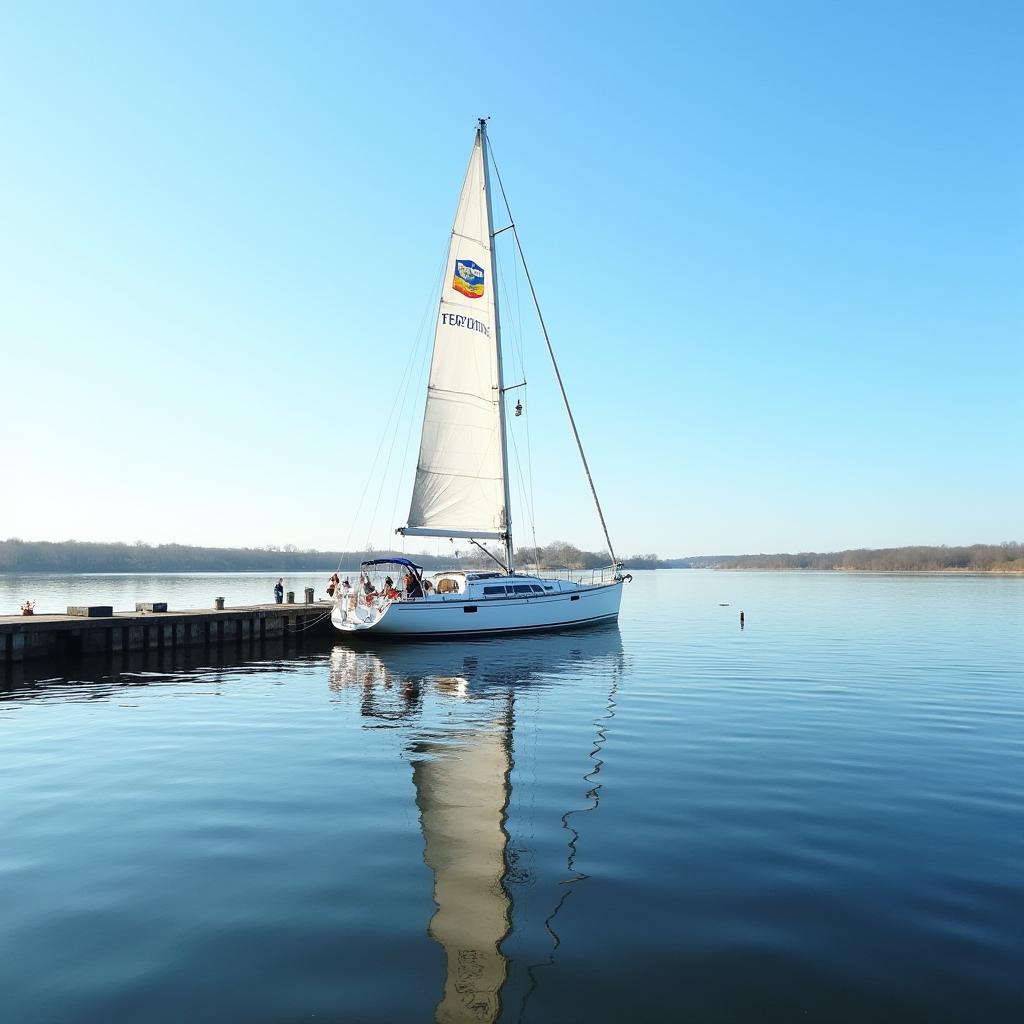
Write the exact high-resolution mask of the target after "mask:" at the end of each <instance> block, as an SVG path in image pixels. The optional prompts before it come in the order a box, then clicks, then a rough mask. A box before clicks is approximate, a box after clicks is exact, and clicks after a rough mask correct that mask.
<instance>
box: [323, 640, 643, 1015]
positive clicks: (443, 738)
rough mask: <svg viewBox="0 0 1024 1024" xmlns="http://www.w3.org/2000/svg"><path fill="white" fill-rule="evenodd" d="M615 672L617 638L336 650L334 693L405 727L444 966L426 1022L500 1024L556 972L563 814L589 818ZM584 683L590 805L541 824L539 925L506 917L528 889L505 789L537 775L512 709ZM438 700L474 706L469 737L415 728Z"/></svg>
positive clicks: (433, 925)
mask: <svg viewBox="0 0 1024 1024" xmlns="http://www.w3.org/2000/svg"><path fill="white" fill-rule="evenodd" d="M622 668H623V653H622V641H621V638H620V635H619V631H618V628H617V627H612V628H610V629H599V630H589V631H581V632H575V633H561V634H551V635H545V636H534V637H515V638H504V639H500V640H492V641H478V642H475V643H463V644H445V645H438V644H415V645H408V644H403V645H401V646H390V647H383V646H381V647H377V648H375V649H373V650H369V649H366V648H362V649H352V648H349V647H337V648H335V650H334V652H333V654H332V656H331V674H330V681H331V686H332V687H333V688H336V689H348V688H350V687H353V686H358V687H361V688H362V691H363V692H362V700H361V708H362V713H363V714H364V715H367V716H370V717H372V718H374V719H376V720H378V721H379V720H381V719H383V720H387V721H391V722H394V723H396V724H398V723H402V724H403V725H406V726H412V728H411V729H410V742H409V744H408V747H407V753H408V756H409V758H410V760H411V762H412V766H413V767H412V781H413V786H414V787H415V794H416V805H417V807H418V808H419V817H420V828H421V830H422V833H423V840H424V860H425V861H426V863H427V865H428V866H429V867H430V869H431V871H432V872H433V875H434V893H433V895H434V902H435V903H436V904H437V911H436V912H435V914H434V916H433V918H432V920H431V921H430V924H429V927H428V934H429V935H430V938H431V939H433V940H434V941H435V942H436V943H438V944H439V945H440V946H441V947H442V949H443V950H444V954H445V965H446V970H445V982H444V995H443V997H442V998H441V1000H440V1002H439V1003H438V1004H437V1006H436V1008H435V1011H434V1019H435V1021H437V1022H438V1024H456V1022H468V1021H474V1022H488V1021H497V1020H498V1019H499V1018H500V1017H501V1016H502V1008H503V1005H504V1004H505V1003H507V1002H508V997H509V996H510V995H512V996H515V997H518V998H516V999H515V1000H514V1001H515V1002H517V1003H518V1008H519V1010H521V1009H522V1007H523V1005H524V1003H525V1000H526V998H527V997H528V995H529V993H530V991H532V989H533V987H534V985H535V982H536V976H535V974H534V968H536V967H537V966H540V965H541V964H543V963H550V962H552V961H553V945H554V943H556V942H557V940H556V939H553V936H554V931H553V929H552V927H551V919H552V917H553V915H554V913H555V912H556V911H557V908H558V907H559V906H560V905H561V903H562V902H564V899H565V896H566V895H567V887H566V885H565V879H566V876H565V867H566V862H568V867H569V869H570V873H571V872H572V869H573V866H572V860H573V858H574V857H575V846H576V843H575V840H576V838H577V833H576V831H575V829H573V827H572V824H571V822H570V818H569V815H571V814H572V813H574V812H575V811H577V810H591V809H593V808H594V807H596V806H597V799H598V790H599V788H600V784H599V783H597V782H595V776H596V774H597V773H598V771H599V770H600V765H601V761H600V759H599V758H598V757H597V754H598V752H599V750H600V747H601V745H602V743H603V742H604V735H605V725H606V722H602V721H601V720H600V719H602V718H604V719H608V718H610V717H611V716H612V714H613V711H612V708H613V706H614V692H615V688H616V686H617V685H618V680H619V678H620V676H621V674H622ZM584 676H586V677H589V680H590V681H591V682H593V681H594V680H595V679H600V680H601V685H602V690H603V692H602V703H601V704H600V705H598V706H596V707H595V708H594V710H595V713H596V716H597V719H598V720H595V718H594V717H593V716H592V717H590V718H589V720H588V729H587V742H586V743H585V745H584V747H583V749H581V751H580V764H581V765H584V766H585V767H586V768H589V772H587V773H586V774H585V775H584V776H583V778H584V779H585V780H586V781H585V783H584V785H585V786H586V797H587V798H589V799H588V801H587V805H586V806H578V807H571V808H566V809H565V812H566V813H565V814H564V815H563V817H562V818H561V820H558V819H556V820H555V821H553V822H549V823H546V824H547V826H549V827H550V828H551V829H552V830H553V831H555V832H557V831H558V830H559V829H564V830H566V831H565V832H562V833H561V836H562V838H561V840H560V842H561V843H562V846H563V855H562V857H561V868H560V870H559V878H558V879H552V880H551V881H552V884H551V885H550V887H548V888H549V890H550V892H549V895H548V903H547V907H546V912H544V911H542V912H541V914H540V916H539V918H537V917H536V916H532V917H531V915H525V914H522V915H517V914H516V910H517V907H516V901H517V899H519V898H521V896H522V895H523V894H524V891H525V890H524V886H523V884H522V883H524V882H526V881H528V880H529V881H530V882H534V881H536V879H528V878H527V877H526V875H527V874H528V872H525V873H524V869H523V867H522V865H521V863H520V854H521V852H522V849H521V848H522V846H523V845H526V844H527V842H528V838H529V837H526V838H524V840H523V842H522V843H519V844H517V843H516V841H515V838H514V837H515V836H516V834H517V829H520V827H521V826H523V825H524V823H522V822H518V821H516V820H515V814H514V813H513V808H512V794H513V786H514V785H515V786H516V787H520V788H521V787H522V786H524V785H529V783H528V781H527V780H528V779H529V778H531V777H532V776H533V773H534V772H533V770H534V769H535V767H536V766H535V765H532V766H527V765H524V761H523V759H524V754H523V752H522V751H520V750H516V748H515V726H516V702H517V700H522V699H523V698H524V697H525V695H526V694H527V692H528V691H529V690H530V689H531V688H532V687H536V686H541V687H543V686H546V685H557V686H573V684H574V681H578V680H579V679H580V678H581V677H584ZM435 696H436V697H441V698H444V697H447V698H449V699H455V700H460V701H467V702H472V701H478V702H480V707H479V712H480V713H479V714H470V715H465V716H462V718H461V719H460V721H462V722H463V723H464V721H465V719H466V718H469V719H470V720H471V722H472V724H471V725H470V726H469V727H465V725H463V726H461V727H459V728H456V729H444V728H443V726H437V725H436V724H434V725H433V727H431V728H429V729H428V728H427V724H426V722H423V723H422V727H421V728H417V726H419V725H420V721H419V720H420V719H421V718H422V716H423V711H424V706H425V703H426V702H427V701H428V700H429V699H430V698H432V697H435ZM605 698H606V699H605ZM474 710H476V709H474ZM514 765H515V768H516V771H515V776H514V777H513V766H514ZM514 779H515V781H514ZM529 803H532V801H530V800H526V801H523V800H518V801H516V804H517V805H522V806H525V805H527V804H529ZM532 827H533V826H532V825H531V828H532ZM524 831H525V830H524ZM582 877H583V876H579V878H582ZM541 898H542V899H544V897H543V896H542V897H541ZM528 918H531V919H532V920H534V922H535V923H536V924H538V925H539V926H540V928H539V931H540V933H542V934H538V936H535V937H534V941H533V942H530V941H523V942H518V941H517V943H516V946H517V948H522V949H525V950H530V948H531V946H532V947H534V948H533V949H532V951H531V952H528V953H527V956H526V961H524V962H521V963H516V961H515V960H514V959H513V957H512V956H510V955H509V953H508V951H507V947H508V946H509V945H510V941H509V940H510V939H511V938H512V936H513V930H514V928H515V927H522V926H523V925H524V924H525V922H526V920H527V919H528ZM520 919H521V920H520ZM517 921H519V924H518V925H517ZM519 938H525V937H517V939H519ZM538 940H539V941H540V942H541V946H542V948H537V946H536V942H537V941H538ZM538 953H540V954H541V958H540V960H539V961H538V960H537V959H536V957H537V954H538ZM517 969H518V970H517ZM512 975H516V977H515V978H514V979H513V978H512ZM513 980H514V981H515V985H514V991H513V992H511V993H510V992H509V987H510V982H511V981H513Z"/></svg>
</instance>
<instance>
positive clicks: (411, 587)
mask: <svg viewBox="0 0 1024 1024" xmlns="http://www.w3.org/2000/svg"><path fill="white" fill-rule="evenodd" d="M404 583H405V596H406V597H407V598H409V599H410V600H413V599H415V598H417V597H422V596H423V588H422V587H421V586H420V581H419V580H418V579H416V574H415V573H414V572H413V571H412V569H410V570H409V571H408V572H407V573H406V574H405V577H404Z"/></svg>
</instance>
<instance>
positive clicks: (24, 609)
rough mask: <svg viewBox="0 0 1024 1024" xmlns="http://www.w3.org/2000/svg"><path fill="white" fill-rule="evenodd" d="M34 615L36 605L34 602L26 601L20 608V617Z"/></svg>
mask: <svg viewBox="0 0 1024 1024" xmlns="http://www.w3.org/2000/svg"><path fill="white" fill-rule="evenodd" d="M35 613H36V603H35V601H26V602H25V603H24V604H23V605H22V606H21V614H22V615H35Z"/></svg>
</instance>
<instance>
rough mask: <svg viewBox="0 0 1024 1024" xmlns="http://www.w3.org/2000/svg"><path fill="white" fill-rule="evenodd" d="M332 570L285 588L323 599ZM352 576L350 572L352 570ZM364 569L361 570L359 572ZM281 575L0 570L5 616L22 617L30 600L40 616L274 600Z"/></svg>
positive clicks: (293, 578)
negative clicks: (146, 604) (95, 608)
mask: <svg viewBox="0 0 1024 1024" xmlns="http://www.w3.org/2000/svg"><path fill="white" fill-rule="evenodd" d="M330 575H331V574H330V573H329V572H307V573H293V574H292V575H290V576H285V577H283V579H284V587H285V590H291V591H293V592H294V594H295V596H296V598H297V599H298V600H299V601H301V600H302V598H303V591H304V590H305V588H306V587H312V588H313V596H314V597H315V598H316V599H317V600H322V599H324V598H326V596H327V581H328V579H329V578H330ZM350 575H351V574H350ZM358 575H359V572H358V570H356V572H355V576H356V577H358ZM277 579H278V577H277V575H276V574H271V573H265V572H206V573H198V572H197V573H186V572H181V573H165V574H157V573H82V574H80V575H69V574H66V573H48V572H38V573H0V615H18V614H20V612H21V606H22V605H23V604H24V603H25V601H33V602H34V603H35V612H36V614H37V615H45V614H60V615H63V614H64V613H65V612H66V611H67V609H68V606H69V605H85V604H109V605H113V607H114V610H115V611H134V610H135V603H136V602H137V601H150V602H152V601H165V602H167V605H168V607H169V608H170V609H171V610H172V611H175V610H177V611H186V610H188V609H195V608H213V607H214V603H213V601H214V598H215V597H223V598H224V601H225V603H226V605H227V607H228V608H234V607H238V606H239V605H251V604H273V602H274V584H275V583H276V582H277Z"/></svg>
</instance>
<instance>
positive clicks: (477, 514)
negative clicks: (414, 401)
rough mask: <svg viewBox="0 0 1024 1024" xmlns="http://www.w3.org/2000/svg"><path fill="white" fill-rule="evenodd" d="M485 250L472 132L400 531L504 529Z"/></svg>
mask: <svg viewBox="0 0 1024 1024" xmlns="http://www.w3.org/2000/svg"><path fill="white" fill-rule="evenodd" d="M491 246H492V240H491V225H490V215H489V206H488V201H487V176H486V172H485V168H484V149H483V138H482V133H481V132H478V133H477V138H476V144H475V145H474V147H473V153H472V156H471V157H470V161H469V170H468V171H467V172H466V180H465V182H464V184H463V186H462V195H461V197H460V199H459V208H458V211H457V213H456V215H455V225H454V228H453V230H452V239H451V245H450V246H449V249H448V265H447V272H446V275H445V278H444V283H443V286H442V290H441V303H440V308H439V310H438V316H437V326H436V327H435V329H434V353H433V357H432V359H431V363H430V382H429V386H428V389H427V404H426V409H425V411H424V415H423V434H422V437H421V439H420V454H419V462H418V464H417V466H416V482H415V484H414V487H413V493H412V504H411V507H410V509H409V521H408V526H407V527H406V528H405V530H403V531H400V532H408V533H418V534H421V535H423V534H433V535H438V536H446V535H449V534H454V535H460V534H461V535H464V536H465V535H470V536H474V537H482V538H483V537H499V536H501V535H502V534H503V533H504V532H505V531H506V529H507V514H506V507H505V481H504V470H503V457H502V447H501V446H502V438H501V429H502V423H501V368H500V363H499V354H498V343H499V339H498V324H497V311H496V308H495V298H496V297H495V282H494V277H493V270H494V262H493V260H492V258H491Z"/></svg>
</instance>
